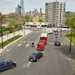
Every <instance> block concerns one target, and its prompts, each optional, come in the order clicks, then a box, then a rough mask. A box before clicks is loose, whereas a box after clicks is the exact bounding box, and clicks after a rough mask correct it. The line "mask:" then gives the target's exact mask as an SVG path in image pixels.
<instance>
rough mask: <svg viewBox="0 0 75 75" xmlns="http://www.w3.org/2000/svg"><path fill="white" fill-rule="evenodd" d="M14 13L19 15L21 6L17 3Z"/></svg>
mask: <svg viewBox="0 0 75 75" xmlns="http://www.w3.org/2000/svg"><path fill="white" fill-rule="evenodd" d="M15 13H16V15H17V16H21V6H20V5H17V7H16V11H15Z"/></svg>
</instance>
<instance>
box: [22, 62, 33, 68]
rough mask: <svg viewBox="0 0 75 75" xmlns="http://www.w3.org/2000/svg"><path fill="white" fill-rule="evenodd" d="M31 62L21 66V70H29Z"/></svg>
mask: <svg viewBox="0 0 75 75" xmlns="http://www.w3.org/2000/svg"><path fill="white" fill-rule="evenodd" d="M31 63H32V62H28V63H27V64H24V65H23V68H29V67H30V65H31Z"/></svg>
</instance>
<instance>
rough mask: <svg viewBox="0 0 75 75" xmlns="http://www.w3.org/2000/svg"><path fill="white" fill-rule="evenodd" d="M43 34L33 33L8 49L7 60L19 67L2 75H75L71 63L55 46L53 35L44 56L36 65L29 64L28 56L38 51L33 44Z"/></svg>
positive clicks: (50, 36)
mask: <svg viewBox="0 0 75 75" xmlns="http://www.w3.org/2000/svg"><path fill="white" fill-rule="evenodd" d="M40 33H41V32H37V31H35V32H32V33H31V34H30V35H28V36H27V37H25V38H23V39H21V40H20V41H18V42H17V43H15V44H14V45H12V46H9V47H8V48H7V51H8V54H7V55H6V58H11V59H12V60H14V61H16V63H17V67H16V68H14V69H11V70H7V71H5V72H3V73H1V74H0V75H74V74H73V70H72V68H71V65H70V63H69V62H68V60H67V58H66V56H65V55H63V54H62V53H61V52H60V51H59V50H58V49H60V48H59V47H55V46H54V39H53V36H52V35H49V36H48V44H47V46H46V48H45V52H44V56H43V58H41V59H40V60H39V61H38V62H36V63H30V62H28V56H29V55H31V53H32V52H34V51H36V48H32V47H31V42H32V41H35V42H37V39H38V37H39V35H40Z"/></svg>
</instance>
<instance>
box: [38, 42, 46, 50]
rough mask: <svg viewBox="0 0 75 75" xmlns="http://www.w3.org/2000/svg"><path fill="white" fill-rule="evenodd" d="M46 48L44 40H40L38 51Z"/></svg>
mask: <svg viewBox="0 0 75 75" xmlns="http://www.w3.org/2000/svg"><path fill="white" fill-rule="evenodd" d="M44 49H45V44H44V42H43V41H40V42H38V44H37V51H44Z"/></svg>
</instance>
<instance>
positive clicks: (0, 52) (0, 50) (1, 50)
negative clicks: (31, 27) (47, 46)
mask: <svg viewBox="0 0 75 75" xmlns="http://www.w3.org/2000/svg"><path fill="white" fill-rule="evenodd" d="M31 32H32V31H30V32H29V33H28V34H30V33H31ZM28 34H26V35H25V36H27V35H28ZM23 37H24V36H23V35H22V37H20V38H18V39H16V40H14V41H12V42H11V43H9V44H8V45H6V46H5V47H4V48H3V49H0V56H1V54H2V52H4V51H6V50H5V49H6V48H7V47H8V46H10V45H12V44H14V43H16V42H17V41H19V40H20V39H22V38H23Z"/></svg>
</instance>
